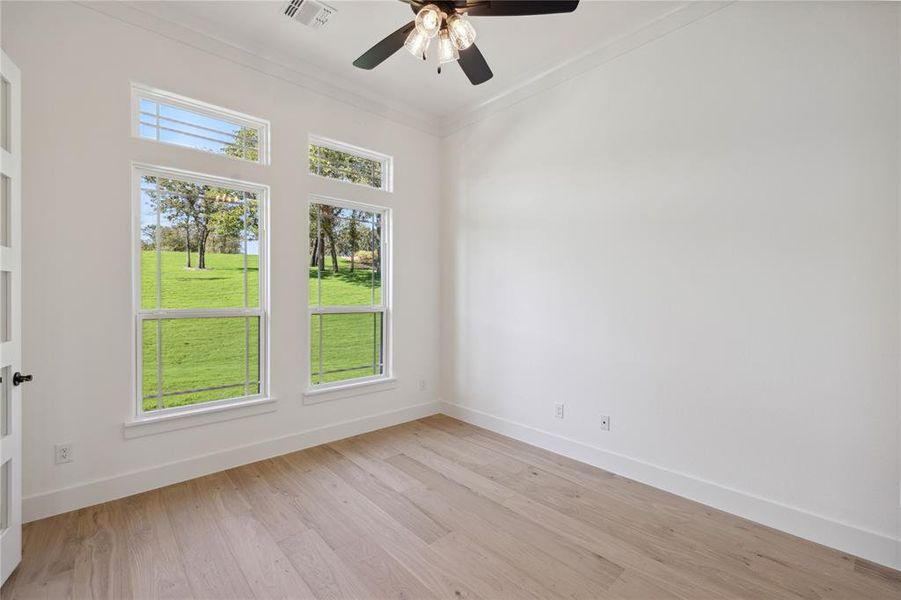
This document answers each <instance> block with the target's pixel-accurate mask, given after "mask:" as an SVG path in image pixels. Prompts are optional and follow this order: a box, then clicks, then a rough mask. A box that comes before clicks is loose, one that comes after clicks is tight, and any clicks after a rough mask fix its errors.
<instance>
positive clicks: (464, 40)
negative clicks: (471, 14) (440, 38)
mask: <svg viewBox="0 0 901 600" xmlns="http://www.w3.org/2000/svg"><path fill="white" fill-rule="evenodd" d="M447 29H448V31H449V32H450V38H451V41H452V42H453V43H454V46H455V47H456V48H457V50H466V49H467V48H469V47H470V46H472V44H473V42H475V41H476V30H475V27H473V26H472V23H470V22H469V21H467V20H466V19H464V18H463V17H461V16H460V15H451V16H449V17H448V18H447Z"/></svg>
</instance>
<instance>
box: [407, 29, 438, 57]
mask: <svg viewBox="0 0 901 600" xmlns="http://www.w3.org/2000/svg"><path fill="white" fill-rule="evenodd" d="M431 42H432V39H431V38H430V37H429V36H428V35H426V34H424V33H423V32H422V31H420V30H419V28H418V27H414V28H413V31H411V32H410V35H408V36H407V39H406V41H405V42H404V48H406V49H407V51H409V53H410V54H412V55H413V56H415V57H416V58H421V59H423V60H425V54H426V52H427V51H428V49H429V44H430V43H431Z"/></svg>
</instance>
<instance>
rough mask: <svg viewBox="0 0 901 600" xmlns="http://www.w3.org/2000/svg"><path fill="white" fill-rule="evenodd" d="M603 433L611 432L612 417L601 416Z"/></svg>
mask: <svg viewBox="0 0 901 600" xmlns="http://www.w3.org/2000/svg"><path fill="white" fill-rule="evenodd" d="M601 431H610V415H601Z"/></svg>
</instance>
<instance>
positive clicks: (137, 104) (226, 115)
mask: <svg viewBox="0 0 901 600" xmlns="http://www.w3.org/2000/svg"><path fill="white" fill-rule="evenodd" d="M141 100H149V101H151V102H156V103H158V104H169V105H171V106H174V107H176V108H180V109H183V110H188V111H191V112H195V113H198V114H201V115H203V116H206V117H210V118H213V119H221V120H224V121H230V122H232V123H235V124H236V125H240V126H241V127H247V128H251V129H255V130H256V131H257V139H258V140H259V148H257V160H250V159H248V158H240V157H237V156H231V155H228V154H219V153H217V152H210V151H207V150H202V149H200V148H192V147H191V146H186V145H183V144H175V143H172V142H166V141H163V140H160V139H158V138H157V139H153V138H147V137H144V136H142V135H141ZM269 130H270V124H269V121H267V120H265V119H260V118H258V117H254V116H252V115H248V114H245V113H241V112H238V111H235V110H231V109H228V108H224V107H222V106H217V105H215V104H210V103H208V102H203V101H202V100H196V99H194V98H189V97H187V96H182V95H180V94H175V93H173V92H167V91H166V90H161V89H158V88H154V87H150V86H147V85H143V84H141V83H136V82H131V135H132V137H135V138H137V139H139V140H145V141H150V142H155V143H158V144H165V145H166V146H175V147H177V148H185V149H187V150H193V151H195V152H202V153H203V154H206V155H212V156H221V157H225V158H228V159H230V160H237V161H241V162H246V163H250V164H259V165H268V164H269V161H270V148H269Z"/></svg>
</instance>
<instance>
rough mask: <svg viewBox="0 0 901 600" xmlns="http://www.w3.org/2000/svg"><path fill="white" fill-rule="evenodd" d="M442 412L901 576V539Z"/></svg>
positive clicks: (482, 418)
mask: <svg viewBox="0 0 901 600" xmlns="http://www.w3.org/2000/svg"><path fill="white" fill-rule="evenodd" d="M441 412H442V413H444V414H446V415H449V416H451V417H454V418H457V419H460V420H461V421H465V422H467V423H471V424H472V425H476V426H478V427H483V428H485V429H488V430H491V431H494V432H496V433H499V434H502V435H506V436H508V437H511V438H514V439H517V440H519V441H521V442H525V443H527V444H531V445H533V446H538V447H539V448H544V449H545V450H550V451H551V452H555V453H557V454H561V455H563V456H566V457H568V458H572V459H574V460H578V461H579V462H584V463H587V464H590V465H592V466H595V467H598V468H600V469H604V470H605V471H610V472H612V473H616V474H617V475H622V476H623V477H628V478H629V479H634V480H636V481H640V482H642V483H645V484H648V485H651V486H654V487H656V488H659V489H662V490H665V491H668V492H671V493H673V494H677V495H679V496H683V497H685V498H688V499H690V500H694V501H696V502H700V503H702V504H706V505H708V506H711V507H713V508H716V509H719V510H722V511H725V512H728V513H731V514H734V515H737V516H740V517H743V518H745V519H749V520H751V521H754V522H756V523H760V524H762V525H766V526H768V527H772V528H774V529H778V530H780V531H784V532H786V533H790V534H792V535H796V536H798V537H800V538H804V539H806V540H810V541H812V542H816V543H818V544H822V545H824V546H829V547H830V548H835V549H836V550H839V551H841V552H847V553H849V554H852V555H854V556H858V557H860V558H864V559H867V560H870V561H873V562H875V563H878V564H880V565H884V566H887V567H891V568H894V569H898V570H901V539H897V538H893V537H891V536H887V535H884V534H881V533H878V532H875V531H869V530H866V529H862V528H860V527H856V526H854V525H850V524H848V523H842V522H840V521H836V520H834V519H830V518H829V517H825V516H822V515H817V514H814V513H811V512H808V511H805V510H803V509H800V508H797V507H794V506H789V505H786V504H782V503H780V502H776V501H773V500H769V499H767V498H763V497H760V496H756V495H754V494H749V493H747V492H743V491H741V490H736V489H733V488H729V487H726V486H722V485H719V484H717V483H714V482H711V481H706V480H703V479H699V478H697V477H694V476H691V475H687V474H685V473H680V472H678V471H673V470H671V469H667V468H665V467H661V466H658V465H654V464H651V463H647V462H644V461H641V460H638V459H635V458H631V457H629V456H624V455H622V454H617V453H614V452H610V451H608V450H604V449H603V448H599V447H597V446H592V445H590V444H586V443H583V442H579V441H576V440H573V439H570V438H566V437H563V436H560V435H557V434H555V433H551V432H549V431H545V430H542V429H538V428H535V427H531V426H529V425H525V424H522V423H517V422H515V421H511V420H509V419H504V418H502V417H497V416H495V415H491V414H488V413H485V412H482V411H479V410H475V409H473V408H468V407H465V406H461V405H459V404H452V403H448V402H442V403H441Z"/></svg>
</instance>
